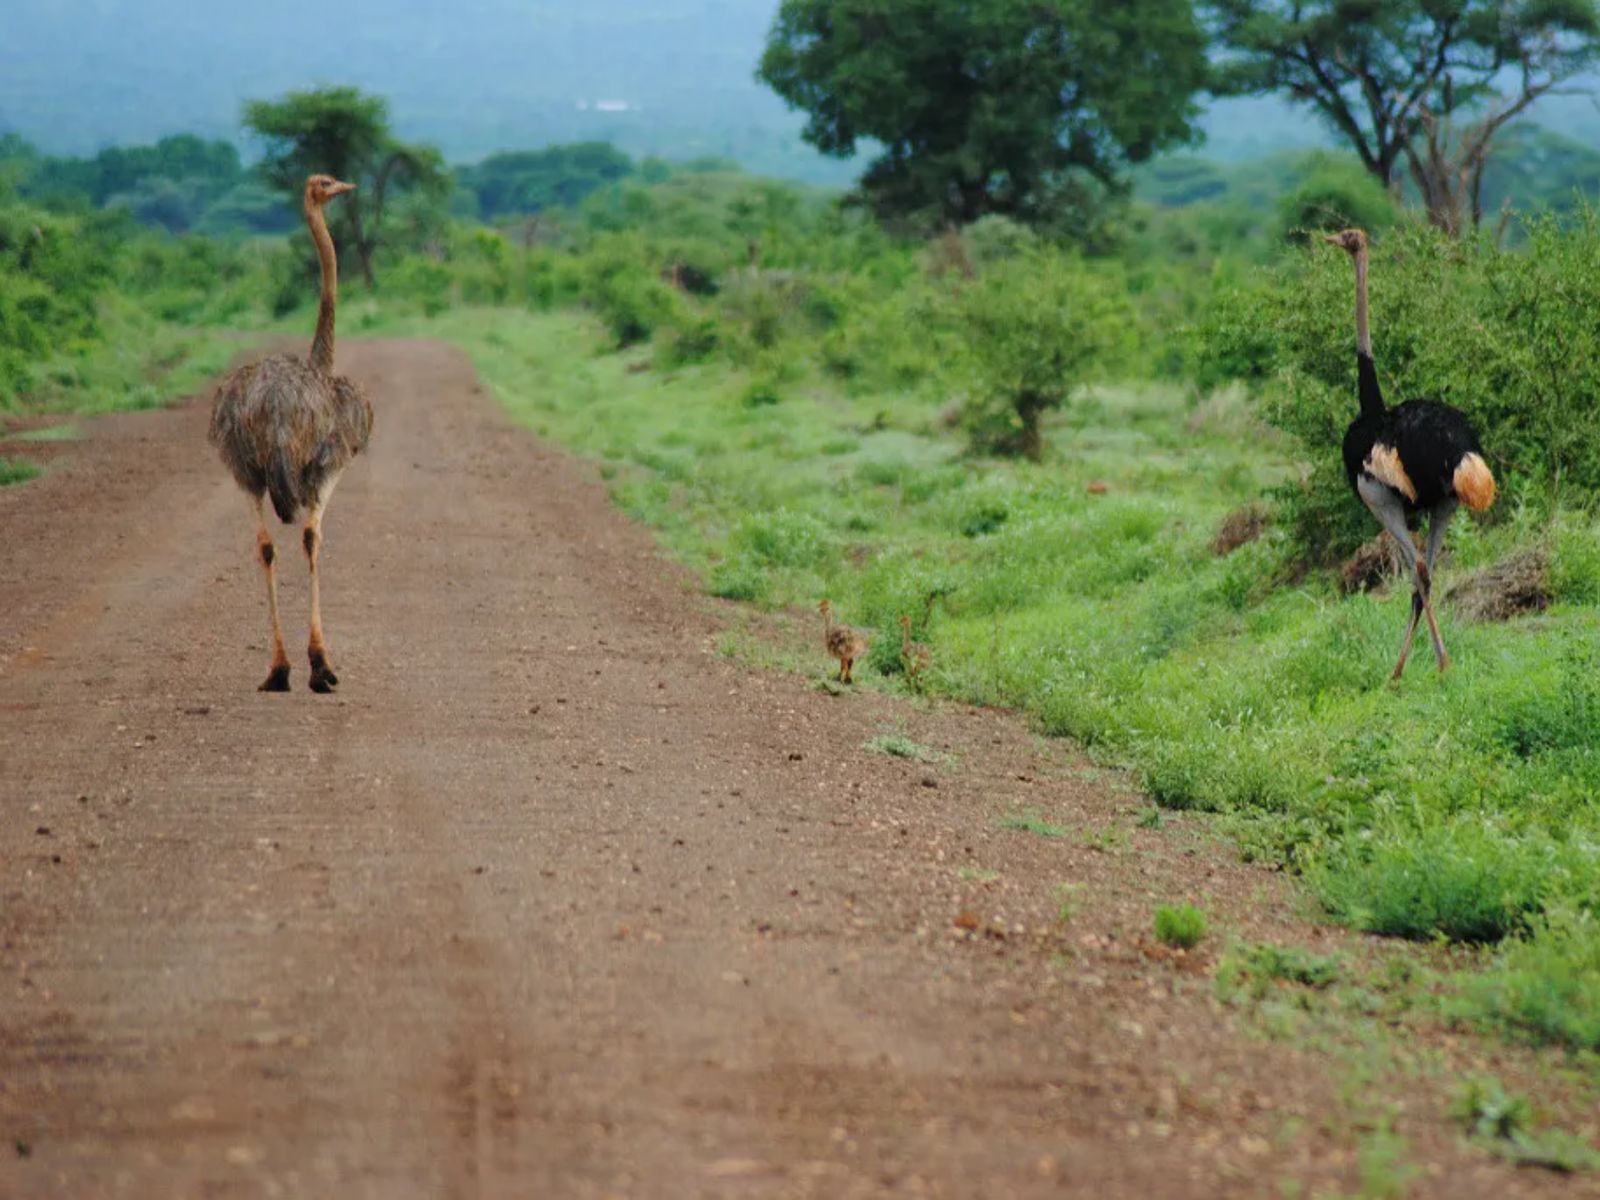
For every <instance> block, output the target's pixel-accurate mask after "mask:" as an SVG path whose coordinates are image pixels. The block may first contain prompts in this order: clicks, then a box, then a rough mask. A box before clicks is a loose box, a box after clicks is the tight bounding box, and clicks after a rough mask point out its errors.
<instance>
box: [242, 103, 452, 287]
mask: <svg viewBox="0 0 1600 1200" xmlns="http://www.w3.org/2000/svg"><path fill="white" fill-rule="evenodd" d="M388 110H389V106H388V102H387V101H385V100H384V99H383V98H382V97H381V96H370V95H365V94H363V93H362V92H360V91H358V90H357V89H356V88H351V87H323V88H313V89H311V90H309V91H303V92H290V93H289V94H288V95H287V96H284V97H283V98H282V99H280V100H252V101H250V102H249V103H248V104H246V105H245V110H244V123H245V125H246V126H247V127H249V129H250V130H251V131H252V132H253V133H254V134H255V135H256V136H257V137H259V138H260V139H261V140H262V142H263V143H264V144H265V147H266V154H265V157H264V158H263V160H262V163H261V167H260V171H261V176H262V178H263V179H265V180H266V182H267V183H268V184H269V185H270V186H272V187H273V188H276V189H277V190H278V191H280V192H283V193H284V194H285V195H286V196H287V197H288V198H289V199H290V200H295V199H297V198H298V197H299V196H300V194H301V191H302V189H303V188H304V186H305V181H306V177H307V176H309V175H315V174H328V175H332V176H334V177H335V178H337V179H342V180H344V181H346V182H347V183H354V184H356V185H357V190H356V191H355V192H352V193H351V194H350V195H348V196H347V197H345V199H344V200H343V202H342V203H341V204H340V205H339V209H338V215H337V216H336V217H335V219H334V221H333V222H332V227H333V229H334V241H335V243H336V245H338V246H340V247H348V248H349V249H351V250H353V251H354V252H355V257H356V260H357V263H358V264H359V266H360V268H361V275H362V278H363V279H364V280H365V281H366V284H367V287H368V288H371V287H373V286H374V284H375V282H376V276H375V274H374V271H373V258H374V255H375V254H376V253H377V249H378V246H379V245H380V244H382V239H383V238H384V235H385V229H384V215H385V209H386V206H387V205H388V204H389V202H390V200H391V197H390V195H389V190H390V188H391V187H393V188H395V189H396V190H399V189H400V188H403V187H404V188H411V189H416V190H419V191H421V192H422V193H423V194H424V196H426V195H428V194H430V193H431V194H432V196H433V197H434V199H435V200H436V201H437V200H438V199H439V198H441V197H442V196H443V194H444V192H445V191H446V190H447V188H448V175H447V173H446V171H445V169H444V160H443V158H442V157H441V156H440V154H439V152H438V151H437V150H436V149H434V148H432V147H430V146H413V145H406V144H404V143H402V142H400V141H398V140H396V138H395V137H394V135H393V133H392V132H390V129H389V111H388ZM412 215H413V216H414V217H419V216H423V215H424V214H422V213H413V214H412ZM308 258H309V256H308Z"/></svg>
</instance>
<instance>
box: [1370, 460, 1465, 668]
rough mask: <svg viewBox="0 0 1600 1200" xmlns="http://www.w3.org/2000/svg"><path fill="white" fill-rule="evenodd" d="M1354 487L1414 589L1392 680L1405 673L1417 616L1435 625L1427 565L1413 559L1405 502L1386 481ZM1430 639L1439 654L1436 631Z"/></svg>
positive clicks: (1439, 648) (1431, 625)
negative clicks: (1386, 535) (1391, 542)
mask: <svg viewBox="0 0 1600 1200" xmlns="http://www.w3.org/2000/svg"><path fill="white" fill-rule="evenodd" d="M1356 490H1357V491H1358V492H1360V493H1361V499H1362V501H1363V502H1364V503H1365V504H1366V506H1367V508H1369V509H1370V510H1371V511H1372V515H1373V516H1375V517H1377V518H1378V522H1379V524H1381V525H1382V526H1383V527H1384V528H1385V529H1387V530H1388V531H1389V536H1390V537H1392V538H1394V540H1395V545H1397V546H1398V547H1399V548H1400V557H1401V559H1402V560H1403V561H1404V562H1405V564H1406V570H1407V571H1409V572H1410V573H1411V579H1412V585H1413V588H1414V590H1413V592H1412V595H1411V622H1410V624H1408V625H1407V626H1406V636H1405V640H1404V641H1403V642H1402V643H1401V644H1400V659H1399V661H1398V662H1396V663H1395V665H1394V673H1393V674H1392V675H1390V676H1389V679H1390V680H1391V682H1392V681H1395V680H1398V679H1399V678H1400V677H1401V676H1402V675H1404V674H1405V670H1406V659H1407V658H1409V657H1410V655H1411V641H1412V639H1413V638H1414V637H1415V636H1416V633H1417V621H1418V618H1419V617H1421V616H1422V615H1423V614H1424V613H1426V614H1427V617H1428V624H1429V628H1430V630H1431V629H1435V628H1436V627H1435V626H1434V624H1433V613H1432V611H1431V610H1430V609H1429V606H1428V586H1429V584H1430V583H1431V582H1432V580H1431V579H1430V577H1429V576H1430V572H1429V570H1428V566H1427V564H1426V563H1423V562H1419V561H1418V560H1417V547H1416V543H1414V542H1413V541H1412V540H1411V531H1410V530H1409V529H1407V528H1406V506H1405V501H1403V500H1402V499H1401V498H1400V495H1399V493H1398V492H1396V491H1395V490H1394V489H1393V488H1391V487H1389V485H1388V484H1385V483H1379V482H1378V481H1377V480H1376V479H1370V478H1367V477H1365V476H1363V477H1362V479H1361V480H1360V482H1359V483H1357V484H1356ZM1434 638H1435V641H1434V650H1435V653H1443V652H1444V645H1443V643H1442V642H1439V641H1438V640H1437V639H1438V635H1437V633H1435V634H1434Z"/></svg>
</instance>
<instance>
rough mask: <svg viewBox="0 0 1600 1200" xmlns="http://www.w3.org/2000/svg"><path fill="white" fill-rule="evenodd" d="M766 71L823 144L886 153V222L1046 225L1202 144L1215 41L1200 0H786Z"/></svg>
mask: <svg viewBox="0 0 1600 1200" xmlns="http://www.w3.org/2000/svg"><path fill="white" fill-rule="evenodd" d="M758 77H759V78H760V79H761V80H762V81H763V82H765V83H766V84H767V85H768V86H770V87H771V88H772V89H773V90H774V91H776V92H777V93H778V94H779V95H780V96H782V97H783V98H784V99H785V100H786V101H788V103H789V105H790V106H791V107H793V108H798V109H801V110H803V111H804V112H806V113H807V114H808V120H807V122H806V126H805V132H804V136H805V139H806V140H807V141H808V142H810V143H811V144H812V145H814V146H816V147H817V148H818V149H819V150H821V151H822V152H823V153H825V154H831V155H835V156H837V157H841V158H845V157H849V156H850V155H851V154H853V153H854V152H855V150H856V147H857V145H858V144H859V143H860V142H861V141H863V140H871V141H874V142H876V143H878V144H879V145H881V146H882V153H881V154H880V155H879V156H878V157H877V158H876V159H875V160H874V161H873V162H872V164H871V165H870V166H869V167H868V168H867V171H866V173H865V175H864V176H863V178H862V180H861V185H860V187H861V195H862V198H863V199H864V200H866V202H867V203H869V204H870V205H871V206H872V207H873V208H874V209H875V210H876V211H877V212H878V213H879V214H880V215H884V216H900V215H905V214H910V213H918V212H929V211H931V212H933V213H935V214H937V215H939V216H941V217H942V218H944V219H945V220H946V221H953V222H960V223H966V222H970V221H974V220H976V219H977V218H979V217H981V216H983V215H985V214H986V213H1003V214H1006V215H1009V216H1015V217H1020V218H1023V219H1028V220H1037V219H1039V218H1041V217H1043V216H1046V215H1052V212H1051V210H1052V209H1053V208H1055V207H1058V206H1059V204H1060V203H1061V201H1062V197H1063V192H1069V191H1072V190H1075V189H1081V187H1082V185H1083V183H1084V181H1086V180H1087V181H1096V182H1097V183H1098V184H1099V185H1110V184H1113V183H1114V182H1115V181H1116V180H1117V177H1118V173H1119V171H1120V168H1121V167H1123V166H1124V165H1125V164H1126V163H1128V162H1140V161H1143V160H1144V159H1146V158H1149V157H1150V155H1152V154H1153V153H1155V152H1156V151H1157V150H1160V149H1162V148H1164V147H1167V146H1170V145H1173V144H1176V143H1181V142H1185V141H1188V140H1190V139H1191V138H1192V136H1193V125H1192V122H1193V120H1194V118H1195V116H1196V113H1197V108H1196V106H1195V104H1194V100H1193V97H1194V95H1195V93H1196V92H1197V91H1198V90H1199V89H1200V88H1201V87H1202V86H1203V85H1204V82H1205V78H1206V61H1205V41H1204V38H1203V36H1202V33H1201V30H1200V28H1199V25H1198V23H1197V22H1196V20H1195V17H1194V13H1193V9H1192V6H1191V4H1190V0H1122V2H1121V3H1118V4H1091V3H1086V2H1084V0H967V2H965V3H961V4H952V3H950V2H949V0H783V3H782V4H781V5H780V6H779V9H778V15H777V18H776V20H775V21H774V24H773V26H772V30H771V32H770V33H769V34H768V38H767V47H766V52H765V54H764V55H763V56H762V59H761V67H760V70H759V71H758Z"/></svg>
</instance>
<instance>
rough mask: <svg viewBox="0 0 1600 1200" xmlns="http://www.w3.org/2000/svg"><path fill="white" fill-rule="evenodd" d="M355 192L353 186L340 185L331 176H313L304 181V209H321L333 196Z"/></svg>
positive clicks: (348, 184)
mask: <svg viewBox="0 0 1600 1200" xmlns="http://www.w3.org/2000/svg"><path fill="white" fill-rule="evenodd" d="M355 190H356V185H355V184H353V183H341V182H340V181H339V180H337V179H335V178H334V177H333V176H332V175H313V176H311V177H310V178H309V179H307V180H306V207H307V208H321V207H322V206H323V205H324V204H326V203H327V202H328V201H329V200H332V199H333V198H334V197H335V196H342V195H344V194H345V193H346V192H353V191H355Z"/></svg>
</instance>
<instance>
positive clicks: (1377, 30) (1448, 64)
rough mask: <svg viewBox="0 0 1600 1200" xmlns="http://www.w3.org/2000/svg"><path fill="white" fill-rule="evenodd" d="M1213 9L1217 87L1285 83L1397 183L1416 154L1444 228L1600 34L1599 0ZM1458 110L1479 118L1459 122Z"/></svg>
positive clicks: (1377, 0)
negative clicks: (1521, 117)
mask: <svg viewBox="0 0 1600 1200" xmlns="http://www.w3.org/2000/svg"><path fill="white" fill-rule="evenodd" d="M1200 9H1201V11H1202V13H1203V16H1204V18H1205V20H1206V22H1207V25H1208V27H1209V32H1210V33H1211V35H1212V36H1213V38H1214V39H1215V45H1216V48H1217V50H1218V51H1219V52H1220V56H1219V61H1218V64H1217V68H1216V71H1215V74H1214V79H1213V84H1212V89H1213V91H1215V92H1216V93H1217V94H1219V95H1257V94H1262V93H1268V92H1276V93H1280V94H1281V95H1283V96H1284V97H1286V98H1287V99H1288V100H1290V101H1291V102H1294V103H1297V104H1301V105H1304V106H1306V107H1309V108H1311V109H1312V110H1314V111H1315V112H1316V113H1317V114H1318V115H1319V116H1321V117H1322V119H1323V120H1324V121H1325V122H1326V123H1327V124H1328V125H1329V126H1330V127H1331V128H1332V129H1333V130H1334V131H1335V132H1336V133H1338V135H1339V136H1340V137H1341V138H1343V139H1344V140H1345V141H1346V142H1347V143H1348V144H1349V145H1350V147H1351V148H1352V149H1353V150H1354V151H1355V152H1356V154H1357V155H1358V156H1359V157H1360V159H1361V162H1362V165H1363V166H1365V167H1366V169H1367V171H1368V172H1369V173H1370V174H1371V175H1372V176H1373V177H1374V178H1375V179H1376V180H1377V181H1378V182H1379V183H1381V184H1383V185H1384V186H1389V185H1390V184H1392V183H1394V182H1395V180H1396V176H1397V173H1398V169H1399V167H1400V165H1401V163H1402V160H1405V162H1406V164H1407V165H1408V166H1409V167H1410V168H1411V173H1412V176H1413V181H1414V182H1415V183H1416V185H1417V187H1418V189H1419V190H1420V191H1421V192H1422V194H1423V197H1424V199H1425V202H1426V203H1427V204H1428V207H1429V215H1430V216H1431V217H1433V218H1434V221H1435V223H1436V224H1440V225H1442V226H1445V227H1449V226H1450V225H1451V223H1452V222H1453V221H1454V220H1455V219H1456V218H1457V217H1458V216H1459V209H1460V208H1461V206H1462V205H1463V204H1464V203H1468V202H1470V203H1472V204H1473V205H1474V207H1477V204H1478V200H1477V193H1478V187H1479V184H1480V183H1481V176H1482V171H1483V165H1484V162H1485V161H1486V159H1487V156H1488V152H1489V145H1490V142H1491V140H1492V139H1493V137H1494V135H1495V133H1496V132H1497V131H1498V130H1499V129H1500V127H1501V126H1502V125H1504V124H1505V123H1506V122H1507V121H1509V120H1511V119H1512V118H1513V117H1515V116H1517V115H1518V114H1520V113H1521V112H1523V111H1524V110H1525V109H1526V108H1527V107H1528V106H1529V105H1531V104H1532V103H1533V102H1534V101H1535V100H1537V99H1538V98H1539V97H1540V96H1542V95H1545V94H1546V93H1547V92H1549V91H1550V90H1551V89H1552V88H1556V87H1558V86H1559V85H1561V84H1562V83H1564V82H1566V81H1568V80H1570V79H1572V78H1573V76H1575V75H1576V74H1578V73H1579V72H1580V71H1582V70H1584V69H1585V68H1586V67H1588V66H1589V65H1590V64H1591V63H1593V62H1594V60H1595V53H1596V43H1595V38H1596V35H1597V34H1600V12H1597V8H1596V0H1201V2H1200ZM1458 116H1459V117H1461V118H1464V119H1465V120H1466V121H1467V122H1469V123H1466V124H1457V125H1456V126H1455V127H1453V128H1452V126H1451V121H1452V118H1455V117H1458ZM1455 176H1459V177H1460V179H1461V180H1465V181H1466V186H1467V188H1468V189H1469V190H1470V191H1471V196H1470V197H1463V196H1462V195H1461V194H1460V191H1461V188H1460V185H1459V181H1458V180H1456V179H1455V178H1454V177H1455ZM1446 208H1453V209H1455V210H1457V211H1456V212H1446V211H1444V209H1446Z"/></svg>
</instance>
